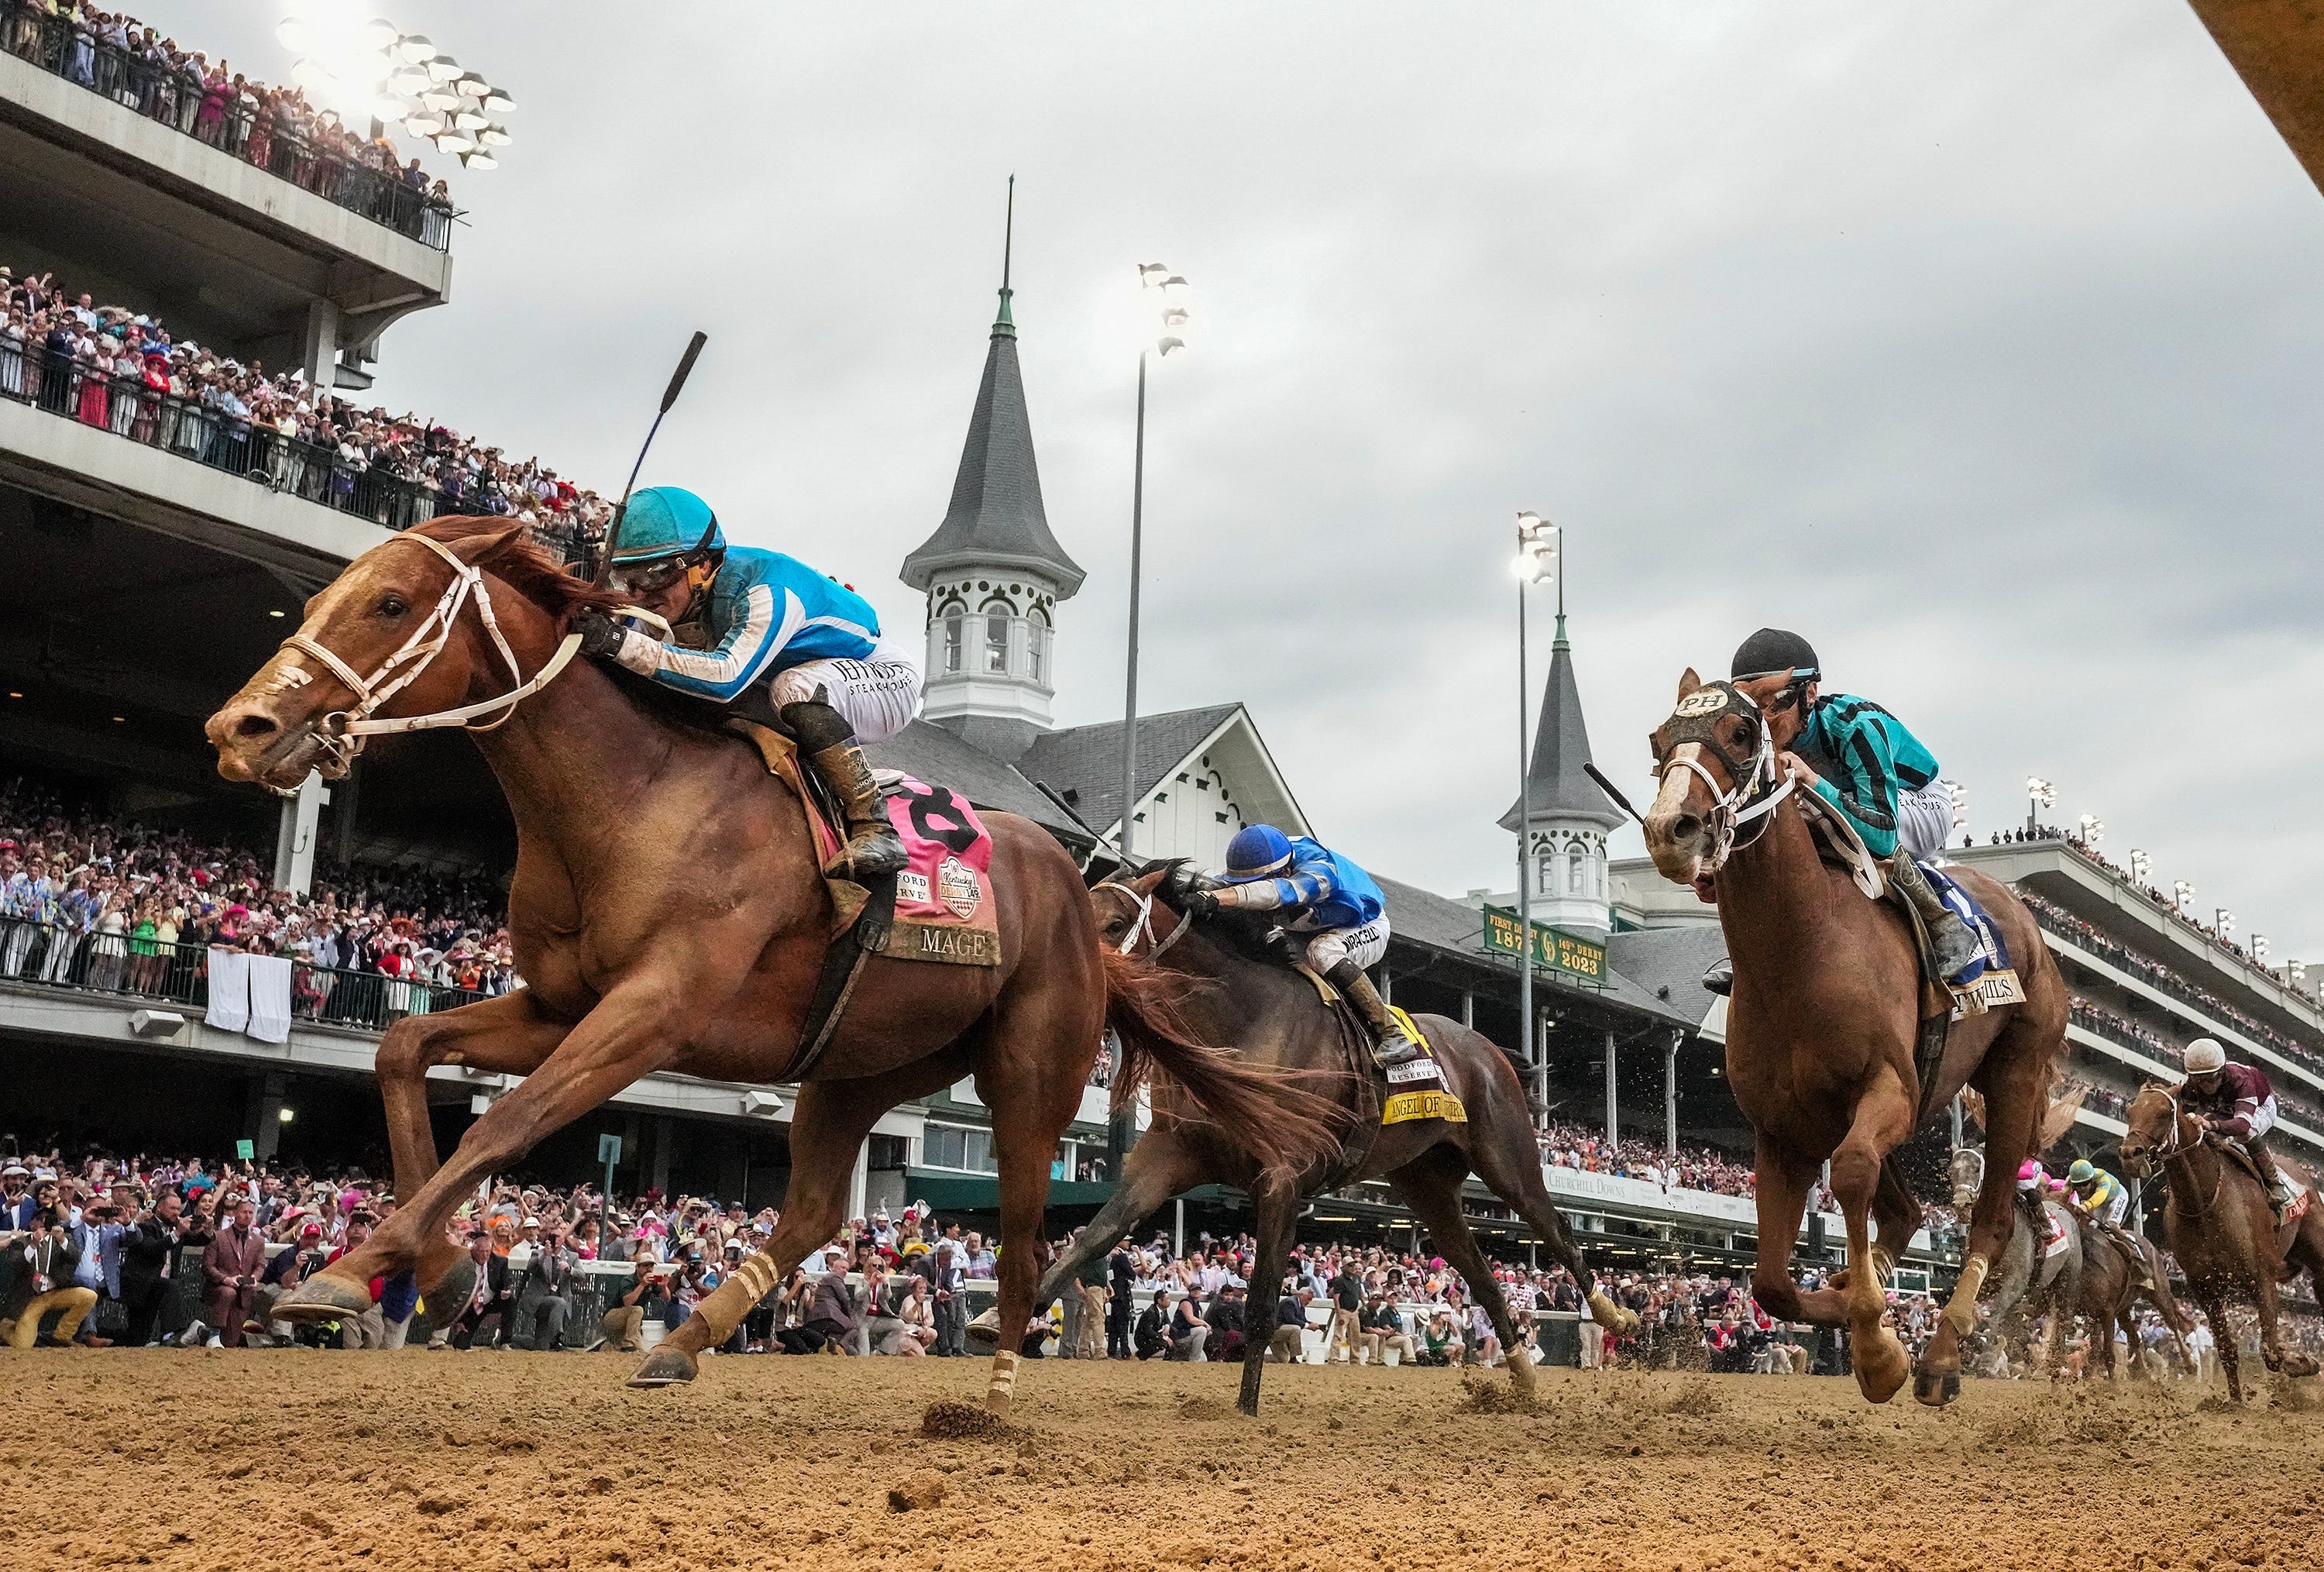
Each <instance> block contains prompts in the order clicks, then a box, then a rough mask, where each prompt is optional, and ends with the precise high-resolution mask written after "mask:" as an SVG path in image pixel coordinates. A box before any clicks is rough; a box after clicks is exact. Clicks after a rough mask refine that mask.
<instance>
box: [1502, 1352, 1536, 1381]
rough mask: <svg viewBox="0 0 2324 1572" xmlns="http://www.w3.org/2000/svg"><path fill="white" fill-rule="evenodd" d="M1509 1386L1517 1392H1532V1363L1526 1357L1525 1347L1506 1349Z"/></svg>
mask: <svg viewBox="0 0 2324 1572" xmlns="http://www.w3.org/2000/svg"><path fill="white" fill-rule="evenodd" d="M1507 1352H1508V1362H1509V1384H1510V1385H1511V1386H1514V1387H1516V1388H1517V1390H1518V1391H1519V1392H1531V1391H1532V1390H1533V1361H1532V1360H1530V1359H1528V1358H1526V1351H1525V1345H1523V1344H1521V1343H1520V1344H1518V1345H1517V1346H1515V1347H1513V1348H1510V1349H1508V1351H1507Z"/></svg>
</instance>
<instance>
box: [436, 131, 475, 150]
mask: <svg viewBox="0 0 2324 1572" xmlns="http://www.w3.org/2000/svg"><path fill="white" fill-rule="evenodd" d="M435 142H436V151H437V152H438V153H474V152H475V151H476V139H475V137H473V136H470V135H469V134H467V133H466V132H465V131H447V132H445V133H444V134H442V135H441V136H438V137H437V138H436V139H435Z"/></svg>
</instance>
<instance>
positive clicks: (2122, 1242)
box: [2075, 1226, 2195, 1381]
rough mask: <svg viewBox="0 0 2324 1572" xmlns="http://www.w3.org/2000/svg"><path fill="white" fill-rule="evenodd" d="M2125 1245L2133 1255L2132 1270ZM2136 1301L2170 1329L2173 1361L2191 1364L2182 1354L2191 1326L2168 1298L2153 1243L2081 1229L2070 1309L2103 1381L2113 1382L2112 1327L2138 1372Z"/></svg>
mask: <svg viewBox="0 0 2324 1572" xmlns="http://www.w3.org/2000/svg"><path fill="white" fill-rule="evenodd" d="M2126 1241H2127V1244H2131V1245H2135V1246H2136V1248H2137V1250H2138V1261H2137V1262H2136V1263H2135V1265H2134V1263H2133V1262H2132V1261H2131V1258H2130V1255H2129V1253H2128V1249H2127V1248H2126ZM2141 1299H2144V1300H2145V1301H2146V1302H2147V1303H2148V1304H2150V1305H2153V1307H2154V1313H2155V1314H2156V1315H2158V1316H2161V1317H2162V1318H2163V1325H2164V1326H2166V1327H2170V1328H2171V1336H2172V1339H2173V1340H2174V1341H2175V1342H2176V1343H2177V1344H2178V1346H2179V1356H2180V1357H2181V1359H2182V1360H2190V1361H2191V1357H2192V1356H2191V1355H2189V1354H2188V1352H2187V1334H2188V1333H2190V1332H2191V1331H2193V1330H2194V1329H2195V1323H2194V1322H2193V1321H2191V1320H2190V1319H2188V1318H2187V1312H2186V1311H2185V1310H2184V1309H2182V1308H2180V1304H2179V1300H2178V1299H2177V1298H2176V1297H2174V1296H2173V1295H2172V1292H2171V1281H2170V1277H2169V1275H2168V1273H2167V1271H2166V1270H2165V1269H2164V1267H2163V1253H2162V1252H2161V1251H2159V1250H2157V1249H2155V1248H2154V1242H2153V1240H2151V1239H2146V1238H2143V1237H2137V1236H2133V1235H2119V1236H2118V1235H2116V1234H2112V1233H2110V1232H2108V1231H2107V1230H2105V1229H2102V1228H2098V1227H2096V1226H2085V1227H2084V1228H2083V1229H2082V1277H2081V1290H2080V1296H2079V1298H2078V1299H2077V1300H2076V1302H2075V1308H2076V1309H2077V1310H2078V1311H2079V1312H2080V1316H2081V1318H2082V1331H2083V1334H2084V1335H2085V1336H2089V1338H2090V1339H2092V1341H2093V1342H2095V1343H2096V1345H2097V1349H2096V1352H2097V1354H2098V1364H2099V1367H2100V1368H2101V1369H2103V1370H2104V1371H2105V1372H2106V1375H2107V1380H2109V1381H2111V1380H2113V1379H2114V1373H2115V1360H2114V1335H2115V1330H2116V1328H2117V1327H2119V1328H2121V1331H2122V1335H2123V1336H2124V1338H2125V1339H2126V1342H2127V1343H2128V1345H2129V1348H2130V1367H2131V1369H2132V1370H2133V1371H2135V1370H2137V1368H2138V1352H2139V1345H2138V1323H2137V1321H2136V1320H2135V1318H2133V1317H2132V1315H2131V1311H2132V1310H2133V1309H2134V1308H2135V1307H2136V1306H2137V1304H2138V1301H2139V1300H2141Z"/></svg>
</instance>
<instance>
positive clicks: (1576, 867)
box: [1565, 846, 1583, 895]
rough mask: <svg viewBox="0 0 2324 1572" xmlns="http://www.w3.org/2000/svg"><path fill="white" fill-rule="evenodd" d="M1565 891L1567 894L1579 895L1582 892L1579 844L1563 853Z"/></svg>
mask: <svg viewBox="0 0 2324 1572" xmlns="http://www.w3.org/2000/svg"><path fill="white" fill-rule="evenodd" d="M1565 892H1566V893H1567V894H1569V895H1579V894H1582V892H1583V881H1582V848H1581V847H1580V846H1575V847H1574V848H1573V849H1572V851H1570V852H1568V853H1566V854H1565Z"/></svg>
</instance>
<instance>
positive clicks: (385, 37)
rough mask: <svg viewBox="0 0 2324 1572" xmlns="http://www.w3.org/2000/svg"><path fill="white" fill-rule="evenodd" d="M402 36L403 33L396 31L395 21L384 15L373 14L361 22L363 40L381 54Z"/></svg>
mask: <svg viewBox="0 0 2324 1572" xmlns="http://www.w3.org/2000/svg"><path fill="white" fill-rule="evenodd" d="M402 37H403V35H402V34H401V32H397V31H396V26H395V23H392V22H390V21H389V20H388V19H387V18H386V17H384V16H374V17H373V18H372V19H371V20H370V21H369V22H366V23H364V24H363V41H364V42H365V43H367V44H369V45H370V46H371V47H372V48H374V49H375V50H377V51H379V52H380V53H382V54H385V53H387V52H388V51H390V50H392V49H393V48H394V47H395V46H396V44H397V42H400V41H401V38H402Z"/></svg>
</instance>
